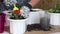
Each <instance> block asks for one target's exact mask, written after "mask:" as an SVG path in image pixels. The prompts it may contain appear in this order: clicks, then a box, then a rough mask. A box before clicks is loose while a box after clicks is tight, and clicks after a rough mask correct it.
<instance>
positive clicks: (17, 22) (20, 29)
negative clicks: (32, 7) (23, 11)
mask: <svg viewBox="0 0 60 34" xmlns="http://www.w3.org/2000/svg"><path fill="white" fill-rule="evenodd" d="M8 20H9V22H10V33H11V34H23V33H25V31H26V20H27V19H25V18H24V17H23V16H21V15H20V10H19V8H17V7H16V5H15V4H14V8H13V11H12V12H11V15H10V17H9V18H8Z"/></svg>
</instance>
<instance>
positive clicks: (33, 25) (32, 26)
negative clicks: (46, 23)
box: [27, 24, 51, 31]
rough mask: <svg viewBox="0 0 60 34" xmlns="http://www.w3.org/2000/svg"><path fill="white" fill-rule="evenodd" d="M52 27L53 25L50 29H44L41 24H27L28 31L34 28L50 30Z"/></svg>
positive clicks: (36, 29)
mask: <svg viewBox="0 0 60 34" xmlns="http://www.w3.org/2000/svg"><path fill="white" fill-rule="evenodd" d="M50 29H51V26H50V27H49V29H46V30H45V29H42V28H41V27H40V24H32V25H28V26H27V31H32V30H34V31H40V30H43V31H50Z"/></svg>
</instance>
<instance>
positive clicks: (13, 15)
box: [10, 4, 25, 19]
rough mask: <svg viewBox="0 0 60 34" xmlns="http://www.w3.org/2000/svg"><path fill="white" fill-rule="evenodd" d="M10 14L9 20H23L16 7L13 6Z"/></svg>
mask: <svg viewBox="0 0 60 34" xmlns="http://www.w3.org/2000/svg"><path fill="white" fill-rule="evenodd" d="M11 13H12V14H11V16H10V19H25V18H24V17H23V16H21V11H20V9H19V8H18V7H16V5H15V4H14V8H13V10H12V12H11Z"/></svg>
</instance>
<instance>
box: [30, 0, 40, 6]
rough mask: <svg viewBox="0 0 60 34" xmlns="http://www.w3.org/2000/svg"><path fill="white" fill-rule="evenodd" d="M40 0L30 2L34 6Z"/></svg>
mask: <svg viewBox="0 0 60 34" xmlns="http://www.w3.org/2000/svg"><path fill="white" fill-rule="evenodd" d="M39 1H40V0H31V1H30V2H29V4H30V5H31V6H32V7H34V6H35V5H36V4H37V3H38V2H39Z"/></svg>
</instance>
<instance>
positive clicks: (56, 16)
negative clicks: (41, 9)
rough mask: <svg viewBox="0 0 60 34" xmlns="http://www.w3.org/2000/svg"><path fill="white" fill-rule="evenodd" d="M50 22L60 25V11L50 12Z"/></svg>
mask: <svg viewBox="0 0 60 34" xmlns="http://www.w3.org/2000/svg"><path fill="white" fill-rule="evenodd" d="M50 24H51V25H58V26H60V13H50Z"/></svg>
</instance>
